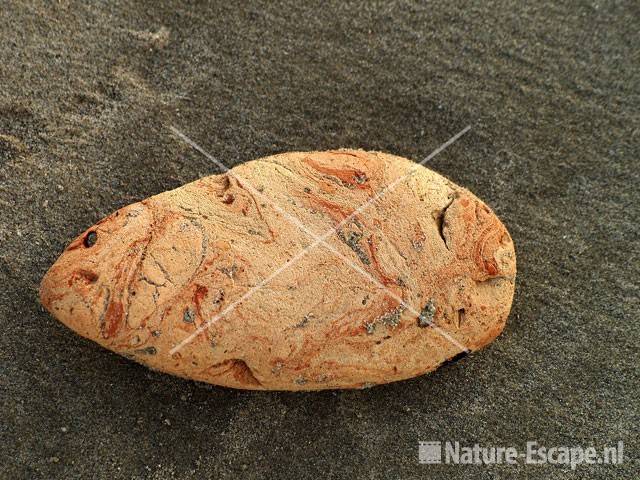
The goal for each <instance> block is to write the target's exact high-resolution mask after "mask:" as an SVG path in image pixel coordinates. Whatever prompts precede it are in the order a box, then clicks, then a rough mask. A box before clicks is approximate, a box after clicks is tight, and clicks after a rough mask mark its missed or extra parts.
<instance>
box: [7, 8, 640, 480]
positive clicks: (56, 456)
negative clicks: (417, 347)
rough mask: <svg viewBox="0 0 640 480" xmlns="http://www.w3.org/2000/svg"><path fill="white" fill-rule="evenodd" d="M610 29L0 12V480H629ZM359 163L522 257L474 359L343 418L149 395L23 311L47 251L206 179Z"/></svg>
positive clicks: (289, 405) (343, 13)
mask: <svg viewBox="0 0 640 480" xmlns="http://www.w3.org/2000/svg"><path fill="white" fill-rule="evenodd" d="M639 21H640V10H639V9H638V6H637V5H634V4H633V2H618V3H608V4H604V3H592V2H580V4H579V5H577V4H574V3H572V2H567V3H565V4H558V3H556V2H548V3H547V4H539V5H536V6H523V5H521V4H520V2H511V1H503V2H495V3H490V4H489V3H487V4H483V5H482V6H479V5H476V6H470V5H467V4H466V3H463V2H446V3H442V4H432V5H423V4H421V3H417V2H375V3H373V2H362V3H349V4H345V3H343V2H333V3H330V4H320V3H319V2H318V3H317V4H316V3H308V2H305V3H304V5H301V4H299V2H287V1H285V2H275V3H271V2H265V3H249V4H243V5H242V6H240V7H239V6H233V5H228V4H225V3H222V2H220V3H204V2H201V3H198V4H193V5H185V4H182V3H181V2H163V3H162V4H161V5H160V4H157V3H156V2H109V3H106V2H89V3H86V4H85V3H82V2H77V3H75V2H74V3H72V2H67V1H59V2H55V3H52V4H48V3H47V4H45V3H44V2H43V3H37V2H6V3H4V4H3V6H2V8H1V11H0V87H1V88H0V212H1V214H0V244H1V245H2V248H1V250H0V281H1V282H2V287H3V288H2V289H1V290H0V321H1V322H2V323H1V326H2V336H0V393H1V396H2V402H1V404H0V418H1V422H0V439H1V444H0V446H1V447H2V448H0V477H1V478H8V479H9V478H11V479H13V478H47V479H50V478H98V479H103V478H104V479H107V478H109V479H112V478H154V479H156V478H157V479H171V478H237V477H243V478H309V479H316V478H376V479H378V478H379V479H386V478H407V479H413V478H443V479H444V478H447V479H458V478H459V479H462V478H472V477H473V478H475V477H478V478H512V477H514V476H520V477H524V476H527V478H540V479H542V478H545V479H547V478H558V479H559V478H563V479H565V478H587V477H588V478H594V479H595V478H598V479H599V478H632V475H633V472H637V471H638V470H639V468H640V467H639V465H638V440H637V427H638V420H639V415H638V405H639V404H640V398H639V396H640V395H639V386H640V385H639V382H638V340H639V339H638V330H639V328H640V327H639V322H638V306H639V305H638V297H639V294H638V278H639V273H640V272H639V268H638V265H640V261H639V259H638V250H639V248H638V236H639V233H640V232H639V228H638V222H639V220H640V219H639V215H638V213H639V208H638V202H639V201H640V195H639V188H638V184H639V180H640V179H639V178H638V177H639V170H640V169H639V168H638V165H639V158H640V148H639V147H638V144H639V142H640V122H639V114H638V112H639V111H640V101H639V97H640V74H639V69H638V52H637V45H638V44H639V43H640V35H639V33H638V29H637V25H638V22H639ZM171 125H174V126H176V127H178V128H180V129H181V130H182V131H184V132H185V133H186V134H187V135H189V136H190V137H192V138H193V139H194V140H196V141H197V142H198V143H200V144H201V145H202V146H203V147H204V148H206V149H207V150H208V151H209V152H211V154H213V155H215V156H216V157H217V158H219V159H220V160H222V161H223V162H225V163H226V164H227V165H228V166H232V165H234V164H237V163H240V162H243V161H246V160H250V159H253V158H257V157H261V156H265V155H269V154H273V153H278V152H283V151H290V150H323V149H331V148H339V147H357V148H365V149H372V150H383V151H387V152H391V153H395V154H399V155H402V156H406V157H409V158H413V159H416V160H420V159H422V158H424V157H425V156H426V155H427V154H429V153H430V152H431V151H432V150H433V149H435V148H436V147H438V146H439V145H440V144H441V143H442V142H444V141H445V140H447V139H448V138H450V137H451V136H452V135H454V134H455V133H456V132H458V131H460V130H461V129H462V128H464V127H465V126H467V125H471V127H472V129H471V131H470V132H469V133H468V134H466V135H465V136H464V137H463V138H462V139H461V140H460V141H459V142H457V143H456V144H454V145H453V146H452V147H450V148H449V149H447V150H446V151H444V152H443V153H442V154H440V155H438V156H437V157H435V158H434V159H432V160H431V161H429V162H428V166H429V167H431V168H433V169H435V170H436V171H438V172H440V173H442V174H444V175H445V176H447V177H449V178H451V179H452V180H453V181H455V182H457V183H459V184H461V185H463V186H466V187H468V188H469V189H471V190H472V191H473V192H475V193H476V194H477V195H478V196H479V197H480V198H482V199H483V200H485V201H487V202H488V203H489V204H490V205H491V206H492V207H493V208H494V210H495V211H496V213H497V214H498V215H499V216H500V217H501V218H502V220H503V221H504V222H505V224H506V225H507V227H508V228H509V231H510V232H511V234H512V236H513V239H514V241H515V244H516V249H517V253H518V270H519V273H518V279H517V287H516V297H515V301H514V306H513V311H512V314H511V316H510V319H509V322H508V324H507V327H506V330H505V332H504V333H503V334H502V335H501V336H500V337H499V338H498V340H497V341H496V342H495V343H493V344H492V345H490V346H489V347H488V348H486V349H485V350H483V351H481V352H478V353H474V354H472V355H470V356H468V357H466V358H464V359H462V360H460V361H459V362H456V363H454V364H451V365H448V366H445V367H443V368H441V369H439V370H438V371H436V372H435V373H433V374H430V375H427V376H424V377H421V378H417V379H413V380H410V381H405V382H400V383H396V384H391V385H386V386H381V387H376V388H372V389H368V390H362V391H339V392H322V393H311V394H302V393H265V392H242V391H233V390H229V389H224V388H217V387H212V386H207V385H203V384H197V383H194V382H189V381H185V380H181V379H178V378H172V377H170V376H167V375H162V374H159V373H155V372H151V371H148V370H146V369H145V368H143V367H141V366H139V365H136V364H134V363H132V362H129V361H127V360H126V359H124V358H120V357H118V356H116V355H115V354H112V353H109V352H108V351H106V350H104V349H101V348H100V347H98V346H97V345H95V344H92V343H91V342H89V341H86V340H84V339H82V338H80V337H78V336H76V335H75V334H74V333H73V332H71V331H70V330H68V329H66V328H65V327H64V326H63V325H62V324H60V323H58V322H57V321H55V320H54V319H53V318H52V317H51V316H49V315H48V314H46V313H45V312H44V310H43V309H42V308H41V307H40V305H39V302H38V299H37V288H38V284H39V281H40V279H41V278H42V276H43V274H44V273H45V271H46V269H47V268H48V267H49V265H51V263H52V262H53V261H54V260H55V259H56V258H57V256H58V255H59V254H60V252H61V251H62V249H63V248H64V246H65V245H66V244H67V243H68V242H69V241H70V240H71V239H72V238H74V237H75V236H76V235H77V234H78V233H80V232H81V231H83V230H84V229H85V228H86V227H88V226H89V225H92V224H94V223H95V222H96V221H97V220H99V219H100V218H101V217H103V216H104V215H107V214H109V213H111V212H112V211H114V210H115V209H117V208H119V207H122V206H124V205H127V204H129V203H132V202H134V201H137V200H141V199H143V198H145V197H147V196H149V195H152V194H155V193H159V192H161V191H164V190H167V189H170V188H175V187H177V186H179V185H182V184H184V183H186V182H189V181H191V180H194V179H197V178H199V177H201V176H203V175H208V174H214V173H217V172H218V170H217V168H216V166H215V165H214V164H213V163H212V162H210V161H208V160H207V159H206V158H204V157H203V156H202V155H200V154H199V153H197V152H196V151H194V150H193V149H191V148H189V147H188V146H186V145H185V144H184V143H182V142H180V141H179V140H177V139H176V138H175V136H173V135H172V134H171V133H170V131H169V129H168V127H169V126H171ZM420 440H424V441H427V440H432V441H442V442H444V441H458V442H460V444H462V445H473V444H474V443H476V442H478V443H481V444H483V445H494V446H515V447H518V448H519V449H524V447H525V443H526V442H527V441H528V440H535V441H537V442H538V443H539V444H540V445H546V446H548V447H550V446H556V445H583V446H595V447H598V448H601V447H605V446H608V445H615V444H616V443H617V442H618V441H624V442H625V462H624V463H623V464H622V465H619V466H615V467H614V466H607V465H592V466H580V467H578V468H577V469H576V471H574V472H572V471H571V470H569V469H567V468H565V467H561V466H554V465H546V466H526V465H519V466H511V465H501V466H493V467H483V466H451V465H420V464H418V441H420Z"/></svg>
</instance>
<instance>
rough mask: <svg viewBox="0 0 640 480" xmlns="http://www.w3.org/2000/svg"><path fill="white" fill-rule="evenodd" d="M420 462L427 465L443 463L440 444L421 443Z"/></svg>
mask: <svg viewBox="0 0 640 480" xmlns="http://www.w3.org/2000/svg"><path fill="white" fill-rule="evenodd" d="M418 461H419V462H420V463H421V464H425V465H430V464H435V463H442V446H441V444H440V442H419V445H418Z"/></svg>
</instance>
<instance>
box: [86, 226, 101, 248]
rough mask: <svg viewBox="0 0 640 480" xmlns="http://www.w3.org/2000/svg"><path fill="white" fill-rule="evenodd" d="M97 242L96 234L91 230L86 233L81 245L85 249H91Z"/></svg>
mask: <svg viewBox="0 0 640 480" xmlns="http://www.w3.org/2000/svg"><path fill="white" fill-rule="evenodd" d="M97 241H98V234H97V233H96V232H94V231H93V230H92V231H90V232H89V233H87V235H86V236H85V237H84V241H83V243H84V246H85V247H87V248H91V247H93V246H94V245H95V244H96V242H97Z"/></svg>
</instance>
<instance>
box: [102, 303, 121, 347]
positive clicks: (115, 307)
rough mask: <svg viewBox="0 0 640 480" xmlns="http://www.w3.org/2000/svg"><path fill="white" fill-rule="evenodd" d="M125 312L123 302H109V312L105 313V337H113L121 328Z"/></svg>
mask: <svg viewBox="0 0 640 480" xmlns="http://www.w3.org/2000/svg"><path fill="white" fill-rule="evenodd" d="M123 314H124V309H123V308H122V303H120V302H117V301H114V302H111V303H110V304H109V306H108V307H107V312H106V314H105V330H104V332H103V336H104V338H111V337H113V336H114V335H115V334H116V332H117V331H118V330H119V329H120V325H121V324H122V318H123V316H124V315H123Z"/></svg>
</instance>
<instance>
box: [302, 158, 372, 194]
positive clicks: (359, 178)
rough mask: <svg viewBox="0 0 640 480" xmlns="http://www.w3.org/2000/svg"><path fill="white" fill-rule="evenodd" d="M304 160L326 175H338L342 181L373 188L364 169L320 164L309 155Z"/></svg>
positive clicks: (366, 188)
mask: <svg viewBox="0 0 640 480" xmlns="http://www.w3.org/2000/svg"><path fill="white" fill-rule="evenodd" d="M303 161H304V162H305V163H306V164H307V165H309V166H310V167H311V168H313V169H314V170H316V171H318V172H320V173H324V174H326V175H331V176H333V177H336V178H338V179H339V180H340V181H341V182H343V183H346V184H348V185H350V186H352V187H354V188H359V189H365V190H370V188H371V187H370V186H369V185H367V182H368V181H369V179H368V178H367V175H366V174H365V173H364V172H363V171H362V170H358V169H357V168H331V167H327V166H324V165H320V164H319V163H317V162H315V161H314V160H312V159H311V158H308V157H307V158H305V159H304V160H303Z"/></svg>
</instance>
